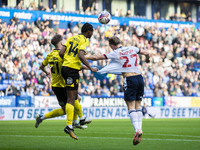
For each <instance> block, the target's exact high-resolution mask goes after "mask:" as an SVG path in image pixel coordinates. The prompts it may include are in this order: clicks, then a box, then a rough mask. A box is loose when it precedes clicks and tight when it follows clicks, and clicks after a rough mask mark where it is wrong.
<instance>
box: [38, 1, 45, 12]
mask: <svg viewBox="0 0 200 150" xmlns="http://www.w3.org/2000/svg"><path fill="white" fill-rule="evenodd" d="M38 10H41V11H43V10H44V6H43V2H42V1H41V2H40V4H39V6H38Z"/></svg>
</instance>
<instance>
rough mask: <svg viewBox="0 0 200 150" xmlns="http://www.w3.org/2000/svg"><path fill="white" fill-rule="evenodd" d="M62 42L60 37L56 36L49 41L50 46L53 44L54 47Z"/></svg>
mask: <svg viewBox="0 0 200 150" xmlns="http://www.w3.org/2000/svg"><path fill="white" fill-rule="evenodd" d="M60 41H62V35H60V34H56V35H55V36H54V37H53V38H52V39H51V44H53V45H54V46H55V47H56V46H57V44H58V43H59V42H60Z"/></svg>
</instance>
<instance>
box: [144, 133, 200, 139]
mask: <svg viewBox="0 0 200 150" xmlns="http://www.w3.org/2000/svg"><path fill="white" fill-rule="evenodd" d="M144 135H163V136H184V137H194V138H200V136H195V135H180V134H160V133H144Z"/></svg>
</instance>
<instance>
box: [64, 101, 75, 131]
mask: <svg viewBox="0 0 200 150" xmlns="http://www.w3.org/2000/svg"><path fill="white" fill-rule="evenodd" d="M66 114H67V125H68V126H69V127H71V128H72V121H73V117H74V106H73V105H72V104H69V103H67V104H66Z"/></svg>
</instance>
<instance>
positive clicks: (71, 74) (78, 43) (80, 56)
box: [59, 23, 98, 140]
mask: <svg viewBox="0 0 200 150" xmlns="http://www.w3.org/2000/svg"><path fill="white" fill-rule="evenodd" d="M92 34H93V26H92V25H91V24H89V23H85V24H84V25H83V26H82V28H81V34H79V35H75V36H72V37H70V38H68V39H67V41H66V43H65V44H64V45H63V46H62V48H61V50H60V52H59V54H60V56H61V58H63V65H62V69H61V73H62V76H63V78H64V79H65V82H66V85H67V96H68V98H67V104H66V114H67V126H66V127H65V129H64V131H65V132H66V133H67V134H69V135H70V136H71V137H72V138H74V139H76V140H77V139H78V138H77V136H76V135H75V133H74V130H73V126H72V120H73V115H74V113H73V112H74V102H75V100H76V99H77V96H78V83H79V70H80V69H81V63H83V64H84V65H85V66H86V67H87V68H88V69H90V70H91V71H93V72H96V71H98V69H97V68H95V67H94V68H92V67H91V66H90V64H89V62H88V61H87V60H86V58H85V56H84V55H85V54H86V47H88V46H89V41H88V40H87V38H91V36H92ZM90 122H91V121H88V120H87V118H80V124H81V125H84V124H86V123H90Z"/></svg>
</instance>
